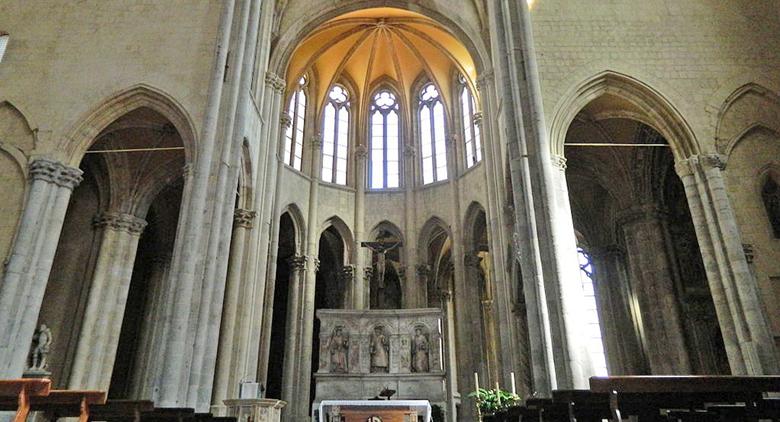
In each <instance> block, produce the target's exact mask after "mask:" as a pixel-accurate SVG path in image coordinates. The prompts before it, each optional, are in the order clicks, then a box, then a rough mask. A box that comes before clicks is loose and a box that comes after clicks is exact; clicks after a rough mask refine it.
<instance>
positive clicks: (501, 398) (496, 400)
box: [469, 388, 523, 414]
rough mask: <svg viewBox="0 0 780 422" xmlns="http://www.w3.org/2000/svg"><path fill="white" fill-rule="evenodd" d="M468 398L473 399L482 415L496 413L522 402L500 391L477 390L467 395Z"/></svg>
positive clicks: (518, 398) (507, 392) (514, 395)
mask: <svg viewBox="0 0 780 422" xmlns="http://www.w3.org/2000/svg"><path fill="white" fill-rule="evenodd" d="M469 397H473V398H474V399H475V400H476V401H477V406H479V410H480V412H482V413H483V414H491V413H496V412H498V411H501V410H504V409H507V408H510V407H512V406H517V405H519V404H520V403H522V401H523V399H522V398H521V397H520V396H518V395H517V394H515V393H512V392H509V391H506V390H501V389H493V390H487V389H484V388H478V389H477V391H472V392H471V393H469Z"/></svg>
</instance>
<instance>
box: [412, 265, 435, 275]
mask: <svg viewBox="0 0 780 422" xmlns="http://www.w3.org/2000/svg"><path fill="white" fill-rule="evenodd" d="M415 270H416V271H417V276H418V277H428V276H430V275H431V267H429V266H428V265H426V264H419V265H417V267H416V268H415Z"/></svg>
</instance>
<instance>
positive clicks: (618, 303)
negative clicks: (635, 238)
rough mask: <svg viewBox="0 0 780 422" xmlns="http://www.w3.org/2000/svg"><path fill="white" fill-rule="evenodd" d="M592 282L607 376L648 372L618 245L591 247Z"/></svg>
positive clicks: (636, 306)
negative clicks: (605, 357) (607, 371)
mask: <svg viewBox="0 0 780 422" xmlns="http://www.w3.org/2000/svg"><path fill="white" fill-rule="evenodd" d="M588 252H590V255H591V259H592V260H593V268H594V271H593V284H594V287H595V289H596V300H597V301H598V304H597V305H598V311H599V322H600V323H601V333H602V338H603V339H604V347H605V352H606V355H607V366H608V368H609V373H610V375H643V374H649V373H650V370H649V368H648V367H647V361H646V358H645V353H644V346H643V344H644V343H643V340H642V336H641V331H640V330H641V322H642V316H641V315H640V312H639V309H638V307H639V304H638V303H636V300H635V299H634V298H635V297H636V296H635V294H634V293H633V291H632V289H631V286H630V285H629V282H628V277H627V276H626V268H625V258H626V256H625V252H624V251H623V250H622V249H621V248H620V247H618V246H615V245H612V246H607V247H603V248H591V249H590V250H589V251H588Z"/></svg>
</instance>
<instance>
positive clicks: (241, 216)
mask: <svg viewBox="0 0 780 422" xmlns="http://www.w3.org/2000/svg"><path fill="white" fill-rule="evenodd" d="M255 216H257V212H256V211H251V210H245V209H242V208H236V210H235V211H233V223H234V224H235V225H236V226H237V227H243V228H245V229H251V228H252V223H253V222H254V220H255Z"/></svg>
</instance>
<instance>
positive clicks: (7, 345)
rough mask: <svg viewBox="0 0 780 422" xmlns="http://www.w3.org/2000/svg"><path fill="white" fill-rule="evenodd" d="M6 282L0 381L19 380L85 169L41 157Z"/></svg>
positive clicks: (0, 290) (0, 319)
mask: <svg viewBox="0 0 780 422" xmlns="http://www.w3.org/2000/svg"><path fill="white" fill-rule="evenodd" d="M28 174H29V180H30V184H29V187H28V191H27V199H26V201H25V204H24V211H23V213H22V216H21V224H20V226H19V230H18V231H17V235H16V240H15V241H14V245H13V248H12V250H11V255H10V257H9V259H8V265H7V267H6V269H5V275H4V276H3V282H2V284H0V309H2V312H0V378H19V377H21V375H22V371H23V370H24V366H25V363H26V360H27V352H28V351H29V346H30V342H31V341H32V337H33V333H34V331H35V324H36V322H37V318H38V312H39V311H40V309H41V303H42V302H43V294H44V292H45V291H46V282H47V281H48V279H49V272H50V271H51V266H52V262H53V260H54V254H55V252H56V250H57V243H58V242H59V238H60V232H61V231H62V223H63V221H64V219H65V211H66V210H67V209H68V201H69V200H70V195H71V193H72V192H73V189H74V188H75V187H76V186H77V185H78V184H79V183H80V182H81V174H82V172H81V170H79V169H77V168H73V167H68V166H66V165H64V164H62V163H60V162H58V161H52V160H48V159H44V158H39V159H37V160H35V161H33V162H32V163H31V164H30V167H29V173H28Z"/></svg>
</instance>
